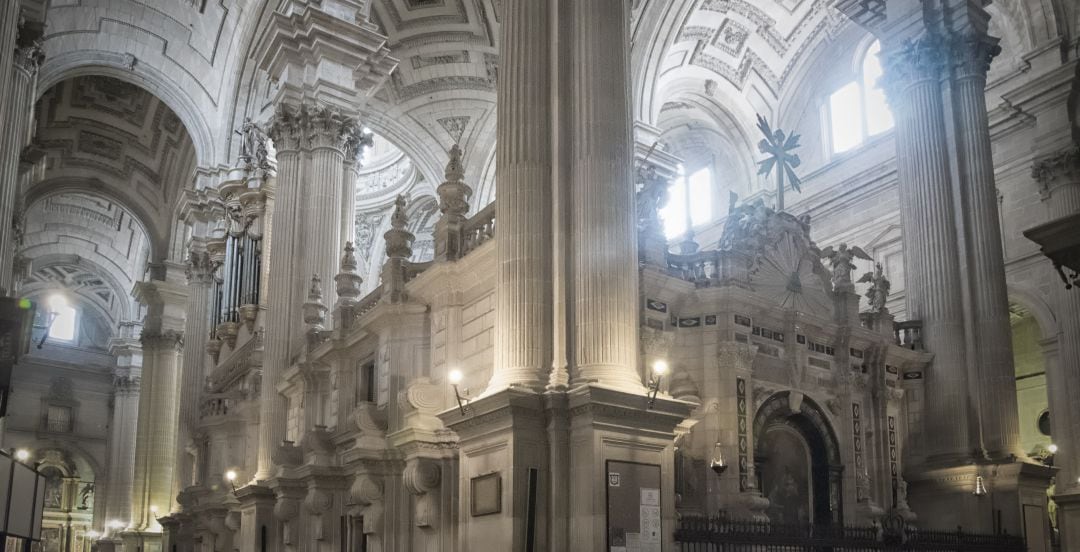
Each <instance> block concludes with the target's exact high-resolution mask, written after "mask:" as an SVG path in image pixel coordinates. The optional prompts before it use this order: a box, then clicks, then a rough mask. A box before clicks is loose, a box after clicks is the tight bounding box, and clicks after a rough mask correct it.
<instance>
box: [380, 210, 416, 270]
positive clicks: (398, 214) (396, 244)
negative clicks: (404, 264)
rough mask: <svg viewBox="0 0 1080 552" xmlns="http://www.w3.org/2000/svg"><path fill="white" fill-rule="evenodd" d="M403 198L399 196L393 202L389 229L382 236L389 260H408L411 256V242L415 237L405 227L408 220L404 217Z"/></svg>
mask: <svg viewBox="0 0 1080 552" xmlns="http://www.w3.org/2000/svg"><path fill="white" fill-rule="evenodd" d="M405 204H406V200H405V196H404V195H399V196H398V197H397V199H396V200H394V213H393V214H392V215H390V229H389V230H387V231H386V233H385V234H383V239H385V240H386V256H387V257H389V258H391V259H408V258H409V257H411V256H412V242H413V239H414V238H415V236H413V234H412V232H409V231H408V230H406V229H405V227H406V226H407V225H408V224H409V218H408V217H407V216H406V215H405Z"/></svg>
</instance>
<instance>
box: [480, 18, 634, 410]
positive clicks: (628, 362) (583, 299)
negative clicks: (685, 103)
mask: <svg viewBox="0 0 1080 552" xmlns="http://www.w3.org/2000/svg"><path fill="white" fill-rule="evenodd" d="M628 9H629V5H628V3H627V2H625V1H624V0H580V1H577V2H572V6H571V7H570V11H571V20H572V21H573V25H574V28H573V31H572V33H571V46H570V47H571V59H570V64H571V72H570V73H571V74H570V77H571V87H572V89H573V93H572V94H571V115H570V116H571V120H572V126H571V129H572V130H571V134H572V135H571V138H570V139H571V141H572V145H571V160H570V163H571V182H572V185H571V189H572V193H573V194H574V195H573V199H572V201H571V203H572V204H573V213H572V215H571V234H572V235H573V236H574V243H573V244H572V248H573V255H572V257H571V258H572V259H573V263H574V264H573V267H572V273H573V280H574V283H573V309H574V310H573V312H574V314H573V324H574V334H573V335H574V343H573V348H574V360H575V363H574V365H575V368H576V369H577V371H576V374H575V381H576V382H584V381H596V382H599V383H602V384H605V385H610V386H614V387H620V388H624V389H627V390H639V389H640V388H641V386H642V384H641V377H640V375H639V374H638V371H637V357H638V340H637V330H638V270H637V241H636V231H635V220H634V216H635V210H634V186H633V181H632V178H631V164H632V161H633V153H632V152H633V150H632V147H631V133H630V128H631V127H630V89H631V87H630V86H629V84H630V82H629V81H630V79H629V69H628V66H629V62H628V55H629V51H630V39H629V32H628V26H629V13H628ZM501 200H502V199H501V198H500V201H501ZM503 220H505V219H500V224H501V221H503ZM500 232H502V229H501V228H500Z"/></svg>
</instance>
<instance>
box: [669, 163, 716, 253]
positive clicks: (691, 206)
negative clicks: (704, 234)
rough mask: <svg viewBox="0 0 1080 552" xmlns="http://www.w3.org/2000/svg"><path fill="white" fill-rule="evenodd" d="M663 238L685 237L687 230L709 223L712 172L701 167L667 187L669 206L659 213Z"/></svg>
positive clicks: (680, 167) (681, 176) (679, 176)
mask: <svg viewBox="0 0 1080 552" xmlns="http://www.w3.org/2000/svg"><path fill="white" fill-rule="evenodd" d="M660 217H661V218H662V219H663V221H664V235H665V236H666V237H667V238H668V239H674V238H676V237H678V236H681V235H683V234H685V233H686V231H687V229H688V227H687V225H688V224H689V225H692V226H701V225H702V224H706V223H708V222H710V221H711V220H712V171H711V170H709V168H708V167H704V168H702V169H699V170H697V171H695V172H694V173H693V174H691V175H690V176H686V175H685V174H683V169H682V166H681V165H680V166H679V175H678V176H677V177H675V180H673V181H672V182H671V185H670V186H669V187H668V202H667V205H666V206H664V208H663V209H661V210H660Z"/></svg>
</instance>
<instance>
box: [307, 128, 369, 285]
mask: <svg viewBox="0 0 1080 552" xmlns="http://www.w3.org/2000/svg"><path fill="white" fill-rule="evenodd" d="M310 111H311V125H310V134H309V135H308V136H309V139H310V142H309V146H310V148H311V160H310V162H309V163H310V165H309V171H307V174H305V176H306V179H305V186H304V190H303V195H304V200H303V201H302V202H301V203H300V205H301V208H300V213H301V214H300V216H301V218H302V219H303V220H304V232H303V234H302V235H301V236H298V239H297V240H296V242H295V243H296V246H297V247H299V249H298V251H302V252H303V253H304V255H305V260H304V261H302V262H303V264H304V266H305V267H306V268H307V272H309V273H314V274H317V275H318V276H319V278H321V279H322V280H323V281H325V282H329V281H330V280H331V279H332V278H333V277H334V275H335V274H337V270H338V260H339V255H340V252H341V246H342V243H341V231H342V221H341V220H340V217H341V216H342V203H344V202H345V200H346V198H345V197H344V195H343V188H342V180H343V179H344V176H345V151H346V149H348V147H349V145H348V142H349V141H350V137H351V136H354V135H358V134H359V133H360V128H359V126H358V125H357V124H356V120H355V119H353V118H351V117H346V116H344V115H342V114H341V113H340V112H338V111H337V110H335V109H330V108H322V107H316V108H312V109H310ZM298 260H299V259H291V262H293V263H294V264H295V263H296V262H297V261H298ZM307 276H308V277H310V274H308V275H307ZM324 292H325V297H324V299H325V302H326V303H325V304H327V305H333V304H334V303H335V302H336V300H337V292H336V291H335V290H334V288H333V286H327V287H326V289H325V290H324Z"/></svg>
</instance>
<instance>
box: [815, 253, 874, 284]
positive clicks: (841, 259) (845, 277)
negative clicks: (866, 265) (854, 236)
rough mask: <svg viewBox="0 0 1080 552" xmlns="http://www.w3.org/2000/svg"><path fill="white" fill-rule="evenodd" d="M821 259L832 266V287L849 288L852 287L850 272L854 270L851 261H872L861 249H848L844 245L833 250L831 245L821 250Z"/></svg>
mask: <svg viewBox="0 0 1080 552" xmlns="http://www.w3.org/2000/svg"><path fill="white" fill-rule="evenodd" d="M821 257H822V258H823V259H829V262H830V264H831V265H832V283H833V287H849V286H851V285H852V284H851V271H852V270H853V269H854V268H855V264H854V263H853V262H852V261H854V260H855V259H856V258H858V259H865V260H867V261H872V260H874V259H873V258H871V257H870V255H867V254H866V252H865V251H863V250H862V248H860V247H850V248H849V247H848V245H847V244H846V243H841V244H840V246H839V247H838V248H837V249H833V247H832V246H831V245H830V246H829V247H826V248H825V249H822V250H821Z"/></svg>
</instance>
